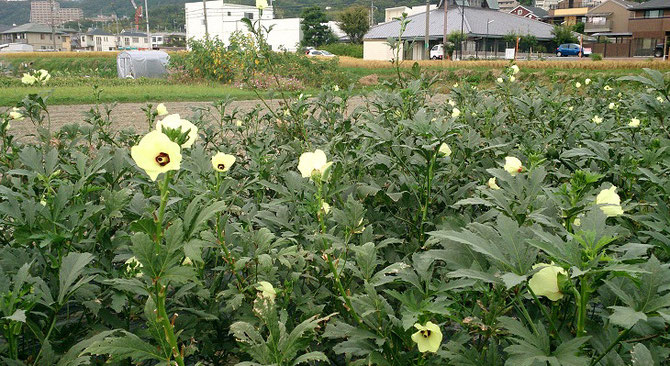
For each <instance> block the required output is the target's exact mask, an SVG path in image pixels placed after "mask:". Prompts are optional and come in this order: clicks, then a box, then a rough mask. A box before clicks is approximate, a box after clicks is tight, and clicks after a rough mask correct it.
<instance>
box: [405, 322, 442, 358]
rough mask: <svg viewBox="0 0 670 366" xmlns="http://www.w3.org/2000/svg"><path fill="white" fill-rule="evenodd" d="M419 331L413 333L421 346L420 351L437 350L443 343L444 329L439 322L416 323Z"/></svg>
mask: <svg viewBox="0 0 670 366" xmlns="http://www.w3.org/2000/svg"><path fill="white" fill-rule="evenodd" d="M414 328H416V329H417V332H416V333H414V334H412V340H413V341H414V342H415V343H416V345H417V346H418V347H419V352H437V350H439V349H440V345H441V344H442V331H441V330H440V327H439V326H438V325H437V324H434V323H433V322H427V323H426V324H424V325H421V324H419V323H416V324H414Z"/></svg>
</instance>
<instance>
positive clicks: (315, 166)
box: [298, 149, 332, 178]
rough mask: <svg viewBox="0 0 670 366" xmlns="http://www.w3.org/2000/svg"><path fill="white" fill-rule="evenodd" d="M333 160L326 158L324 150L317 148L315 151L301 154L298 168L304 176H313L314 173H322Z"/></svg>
mask: <svg viewBox="0 0 670 366" xmlns="http://www.w3.org/2000/svg"><path fill="white" fill-rule="evenodd" d="M331 164H332V162H329V161H328V158H326V153H324V152H323V150H319V149H316V150H315V151H314V152H306V153H303V154H302V155H300V160H299V161H298V170H299V171H300V174H301V175H302V177H303V178H311V177H312V175H313V174H315V173H316V174H319V175H322V174H323V173H324V172H325V171H326V169H328V167H330V165H331Z"/></svg>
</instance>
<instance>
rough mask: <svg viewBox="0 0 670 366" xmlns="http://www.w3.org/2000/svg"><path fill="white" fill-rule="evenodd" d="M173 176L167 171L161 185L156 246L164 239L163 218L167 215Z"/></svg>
mask: <svg viewBox="0 0 670 366" xmlns="http://www.w3.org/2000/svg"><path fill="white" fill-rule="evenodd" d="M171 177H172V175H171V173H170V172H167V173H165V177H164V178H163V184H162V185H160V186H159V188H160V191H161V203H160V206H159V207H158V217H157V218H156V247H157V248H158V247H159V246H160V243H161V240H162V239H163V218H164V216H165V206H167V198H168V193H169V192H170V190H169V185H170V178H171Z"/></svg>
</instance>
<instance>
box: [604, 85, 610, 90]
mask: <svg viewBox="0 0 670 366" xmlns="http://www.w3.org/2000/svg"><path fill="white" fill-rule="evenodd" d="M603 89H605V90H606V91H610V90H612V87H611V86H609V85H605V87H604V88H603Z"/></svg>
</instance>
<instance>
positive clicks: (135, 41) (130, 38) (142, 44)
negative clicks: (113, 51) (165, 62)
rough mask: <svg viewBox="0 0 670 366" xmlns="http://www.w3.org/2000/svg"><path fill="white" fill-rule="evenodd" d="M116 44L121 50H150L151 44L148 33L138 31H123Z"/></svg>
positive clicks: (117, 37)
mask: <svg viewBox="0 0 670 366" xmlns="http://www.w3.org/2000/svg"><path fill="white" fill-rule="evenodd" d="M116 44H117V45H118V49H119V50H148V49H151V43H150V42H149V37H147V34H146V33H142V32H138V31H132V30H130V31H125V30H124V31H122V32H121V33H119V34H118V35H117V36H116Z"/></svg>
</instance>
